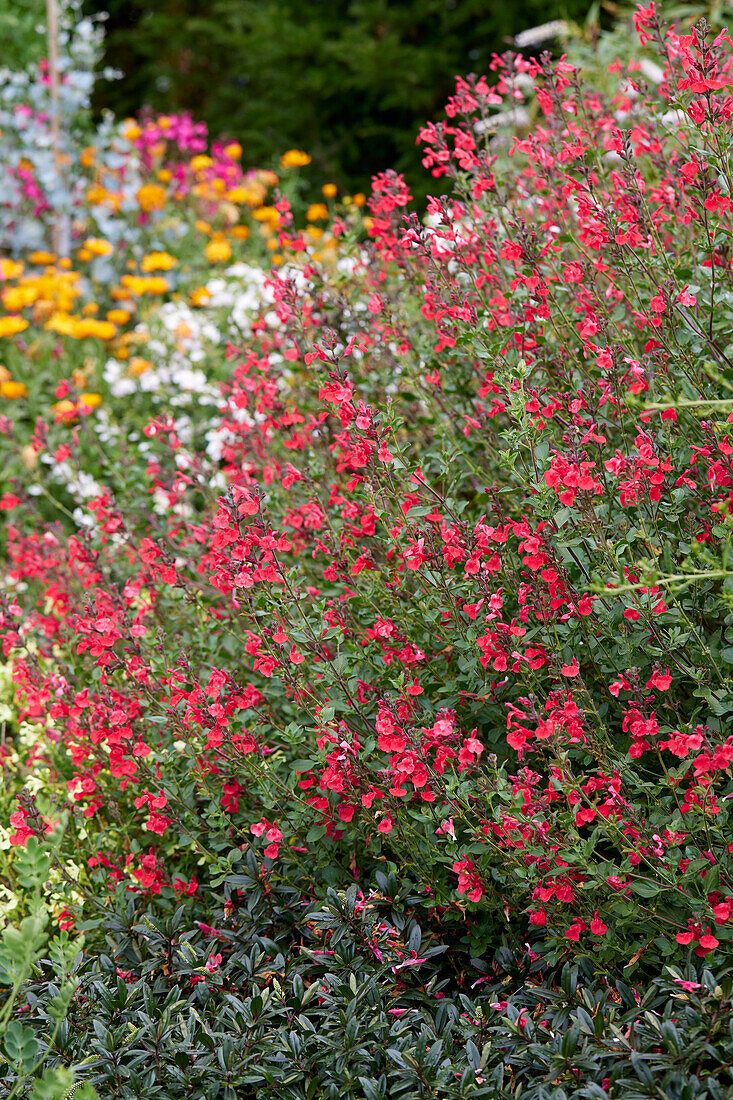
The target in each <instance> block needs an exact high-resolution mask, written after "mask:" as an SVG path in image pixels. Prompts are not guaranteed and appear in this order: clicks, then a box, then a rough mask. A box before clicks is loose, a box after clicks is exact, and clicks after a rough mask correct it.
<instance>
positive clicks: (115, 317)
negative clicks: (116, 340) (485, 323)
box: [107, 309, 131, 325]
mask: <svg viewBox="0 0 733 1100" xmlns="http://www.w3.org/2000/svg"><path fill="white" fill-rule="evenodd" d="M130 316H131V314H129V313H128V312H127V310H126V309H109V310H107V320H108V321H111V322H112V324H113V325H126V324H127V322H128V321H129V320H130Z"/></svg>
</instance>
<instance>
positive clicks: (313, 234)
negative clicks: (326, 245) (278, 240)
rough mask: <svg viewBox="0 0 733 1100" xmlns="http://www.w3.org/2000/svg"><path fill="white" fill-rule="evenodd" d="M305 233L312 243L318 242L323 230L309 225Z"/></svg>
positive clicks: (317, 226)
mask: <svg viewBox="0 0 733 1100" xmlns="http://www.w3.org/2000/svg"><path fill="white" fill-rule="evenodd" d="M306 232H307V234H308V236H309V237H310V239H311V240H312V241H319V240H320V239H321V237H322V236H323V230H322V229H321V227H320V226H319V225H309V226H308V229H307V230H306ZM268 243H269V242H268Z"/></svg>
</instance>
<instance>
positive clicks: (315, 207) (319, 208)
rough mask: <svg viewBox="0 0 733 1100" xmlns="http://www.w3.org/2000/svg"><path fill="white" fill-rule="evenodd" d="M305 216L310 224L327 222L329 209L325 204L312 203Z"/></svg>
mask: <svg viewBox="0 0 733 1100" xmlns="http://www.w3.org/2000/svg"><path fill="white" fill-rule="evenodd" d="M305 216H306V218H307V219H308V221H309V222H320V221H325V219H326V218H327V217H328V207H327V206H326V204H325V203H323V202H312V203H311V204H310V206H309V207H308V210H307V212H306V215H305Z"/></svg>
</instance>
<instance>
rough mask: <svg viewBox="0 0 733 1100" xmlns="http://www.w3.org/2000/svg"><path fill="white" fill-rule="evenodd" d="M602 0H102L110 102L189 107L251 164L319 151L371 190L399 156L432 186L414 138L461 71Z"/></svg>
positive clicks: (352, 182) (105, 91)
mask: <svg viewBox="0 0 733 1100" xmlns="http://www.w3.org/2000/svg"><path fill="white" fill-rule="evenodd" d="M589 7H590V0H549V2H548V0H519V2H518V3H505V2H501V3H499V2H497V0H401V2H398V3H395V2H394V0H311V2H310V3H309V4H303V3H300V2H299V0H298V2H296V0H91V2H90V3H89V4H88V8H89V10H90V11H92V10H107V11H109V14H110V18H109V22H108V32H109V37H108V43H107V54H106V58H105V62H106V64H109V65H113V66H115V67H117V68H119V69H121V70H122V71H123V72H124V74H125V76H124V79H123V80H122V81H118V82H115V83H113V84H102V85H101V86H100V88H99V90H98V93H97V105H98V106H99V107H101V106H107V107H111V108H113V109H114V110H115V112H116V113H122V114H134V113H136V112H137V111H138V110H139V109H140V108H141V107H142V106H143V105H145V104H149V105H150V106H151V107H152V108H153V109H154V110H162V111H180V110H188V111H191V112H192V113H193V114H194V115H196V116H197V117H199V118H204V119H205V120H206V121H207V122H208V123H209V126H210V128H211V131H212V133H213V134H214V135H216V134H219V133H226V134H227V135H230V136H233V137H237V138H238V139H239V140H240V141H242V143H243V145H244V146H245V158H246V160H247V162H248V163H250V164H263V165H264V164H265V163H266V162H271V160H272V158H273V155H274V154H276V153H279V152H280V151H282V150H283V149H288V148H291V147H293V146H295V147H297V148H302V149H306V150H307V151H308V152H309V153H311V155H312V156H313V158H314V162H315V164H316V168H317V169H319V170H320V171H321V172H322V173H323V175H324V178H326V177H327V178H330V179H334V180H336V181H337V182H339V183H341V184H343V185H344V186H348V187H349V188H352V189H357V188H361V189H362V190H365V189H366V188H367V186H368V183H369V179H370V177H371V175H372V174H373V173H374V172H376V171H381V170H383V169H385V168H387V167H391V168H396V169H397V170H398V171H405V172H406V173H407V176H408V179H409V180H410V182H413V181H414V182H415V183H420V184H422V185H423V186H424V183H423V180H424V172H423V170H422V169H421V168H420V167H419V153H418V151H417V149H416V147H415V136H416V133H417V130H418V128H419V126H420V125H422V124H423V122H424V121H425V120H426V119H430V118H434V117H437V115H438V114H439V112H440V110H441V107H442V105H443V104H444V103H445V101H446V99H447V97H448V96H449V95H450V94H451V92H452V90H453V86H454V78H455V76H456V74H458V73H460V74H464V73H468V72H471V71H482V72H483V71H485V70H486V68H487V66H488V64H489V62H490V60H491V55H492V53H493V52H495V51H497V52H501V51H503V50H504V49H506V48H507V39H508V37H509V36H511V35H513V34H516V33H518V32H519V31H521V30H522V29H526V28H527V27H531V26H535V25H537V24H539V23H542V22H544V21H546V20H550V19H554V18H557V17H569V18H573V19H575V20H579V21H582V20H584V19H585V16H586V13H587V11H588V9H589Z"/></svg>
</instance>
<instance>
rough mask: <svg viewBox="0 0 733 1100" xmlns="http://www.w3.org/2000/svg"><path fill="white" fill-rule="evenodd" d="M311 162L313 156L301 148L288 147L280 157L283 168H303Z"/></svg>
mask: <svg viewBox="0 0 733 1100" xmlns="http://www.w3.org/2000/svg"><path fill="white" fill-rule="evenodd" d="M310 162H311V158H310V157H309V156H308V154H307V153H304V152H303V151H302V150H301V149H288V151H287V152H286V153H283V155H282V156H281V157H280V167H281V168H303V167H305V165H306V164H310Z"/></svg>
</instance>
